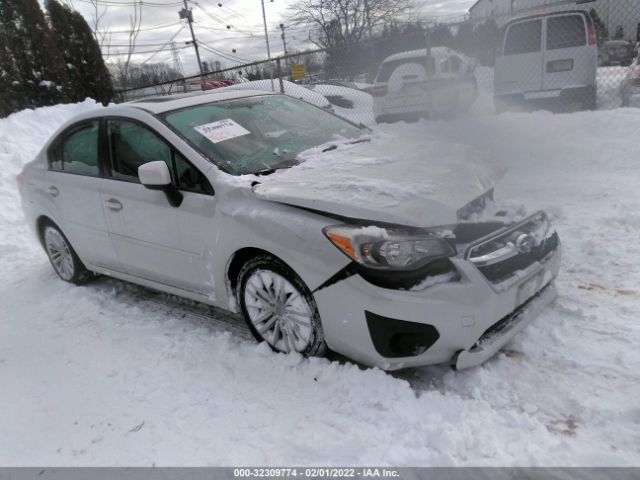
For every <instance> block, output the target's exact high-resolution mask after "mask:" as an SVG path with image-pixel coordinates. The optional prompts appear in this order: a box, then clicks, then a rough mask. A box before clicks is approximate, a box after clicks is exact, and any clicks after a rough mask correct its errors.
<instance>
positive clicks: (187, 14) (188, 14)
mask: <svg viewBox="0 0 640 480" xmlns="http://www.w3.org/2000/svg"><path fill="white" fill-rule="evenodd" d="M178 14H179V15H180V18H181V19H184V18H186V19H187V22H188V23H189V30H191V41H190V42H186V43H187V44H189V43H193V48H194V49H195V50H196V59H197V60H198V69H199V70H200V75H201V76H202V89H203V90H204V84H205V78H204V70H203V69H202V62H201V61H200V50H199V49H198V42H197V41H196V34H195V33H194V32H193V12H192V11H191V9H190V8H189V6H188V5H187V0H184V8H183V9H182V10H180V12H178Z"/></svg>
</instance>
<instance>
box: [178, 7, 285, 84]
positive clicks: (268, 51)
mask: <svg viewBox="0 0 640 480" xmlns="http://www.w3.org/2000/svg"><path fill="white" fill-rule="evenodd" d="M185 3H186V0H185ZM260 3H261V4H262V22H263V23H264V40H265V42H266V43H267V59H268V60H269V78H271V90H272V91H274V90H273V65H271V47H269V32H268V31H267V13H266V12H265V10H264V0H260Z"/></svg>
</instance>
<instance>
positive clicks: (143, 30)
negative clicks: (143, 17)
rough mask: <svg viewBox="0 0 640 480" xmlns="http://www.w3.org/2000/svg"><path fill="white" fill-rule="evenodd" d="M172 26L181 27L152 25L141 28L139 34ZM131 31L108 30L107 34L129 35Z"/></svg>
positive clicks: (177, 23)
mask: <svg viewBox="0 0 640 480" xmlns="http://www.w3.org/2000/svg"><path fill="white" fill-rule="evenodd" d="M174 25H181V23H180V22H173V23H167V24H164V25H154V26H153V27H146V28H141V29H140V31H141V32H148V31H151V30H161V29H163V28H169V27H173V26H174ZM130 32H131V30H109V31H108V33H130Z"/></svg>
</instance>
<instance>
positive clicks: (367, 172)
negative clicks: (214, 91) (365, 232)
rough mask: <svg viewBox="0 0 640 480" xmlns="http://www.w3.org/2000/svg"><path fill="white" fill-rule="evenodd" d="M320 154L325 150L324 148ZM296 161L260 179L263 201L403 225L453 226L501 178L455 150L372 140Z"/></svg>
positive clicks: (474, 156) (464, 150) (465, 150)
mask: <svg viewBox="0 0 640 480" xmlns="http://www.w3.org/2000/svg"><path fill="white" fill-rule="evenodd" d="M324 148H326V146H324ZM322 149H323V148H322V147H318V148H316V149H314V150H310V151H307V152H304V153H303V154H301V155H300V157H299V158H300V160H302V161H303V163H301V164H300V165H297V166H295V167H292V168H290V169H288V170H279V171H277V172H276V173H274V174H272V175H269V176H264V177H259V178H260V180H259V182H260V183H259V184H257V185H256V186H255V187H254V192H255V194H256V195H257V196H258V197H260V198H263V199H267V200H271V201H276V202H280V203H285V204H289V205H294V206H298V207H303V208H309V209H313V210H317V211H321V212H327V213H331V214H334V215H339V216H344V217H350V218H356V219H362V220H368V221H372V222H385V223H395V224H401V225H409V226H422V227H426V226H438V225H450V224H453V223H456V222H457V221H458V220H459V219H458V215H457V212H458V210H459V209H460V208H461V207H464V206H465V205H466V204H468V203H469V202H471V201H472V200H474V199H476V198H478V197H479V196H481V195H483V194H484V193H486V192H487V191H488V190H489V189H491V188H493V186H494V184H495V182H496V181H497V179H498V178H499V177H500V172H498V171H497V170H495V169H491V168H487V167H486V166H482V164H481V162H480V161H479V160H480V159H479V158H478V157H479V154H478V152H476V151H475V150H474V149H472V148H470V147H468V146H464V145H458V144H450V143H444V142H434V141H416V140H414V139H405V138H391V139H389V138H382V139H374V140H372V141H368V142H365V143H359V144H357V145H343V146H339V147H338V148H337V149H335V150H332V151H327V152H324V153H322V152H321V151H322Z"/></svg>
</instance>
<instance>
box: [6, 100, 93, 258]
mask: <svg viewBox="0 0 640 480" xmlns="http://www.w3.org/2000/svg"><path fill="white" fill-rule="evenodd" d="M93 108H98V107H97V104H96V102H95V101H93V100H90V99H87V100H86V101H85V102H83V103H79V104H68V105H58V106H55V107H44V108H39V109H37V110H23V111H21V112H18V113H14V114H12V115H9V117H7V118H0V165H2V168H0V205H1V206H2V208H0V225H1V227H0V229H1V230H0V231H1V232H2V234H0V265H2V264H3V262H4V260H5V258H10V257H14V256H15V258H14V260H20V261H23V262H28V261H30V260H31V259H32V258H33V257H31V256H30V255H32V254H33V253H34V252H33V251H30V250H27V249H26V248H27V247H28V246H35V242H25V238H26V237H28V238H30V237H31V236H30V235H29V233H28V232H29V229H28V227H27V225H25V223H24V217H23V216H22V208H21V207H20V197H19V195H18V190H17V185H16V175H17V174H18V173H20V171H21V170H22V166H23V165H24V164H25V163H27V162H29V161H31V160H33V159H34V158H35V156H36V155H37V154H38V152H39V151H40V149H41V148H42V146H43V145H44V143H45V142H46V141H47V140H48V139H49V137H50V136H51V135H52V134H53V133H54V132H55V131H56V130H57V129H58V127H60V125H62V124H63V123H64V122H66V121H67V120H68V119H70V118H71V117H72V116H73V115H76V114H78V113H80V112H83V111H86V110H89V109H93Z"/></svg>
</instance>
